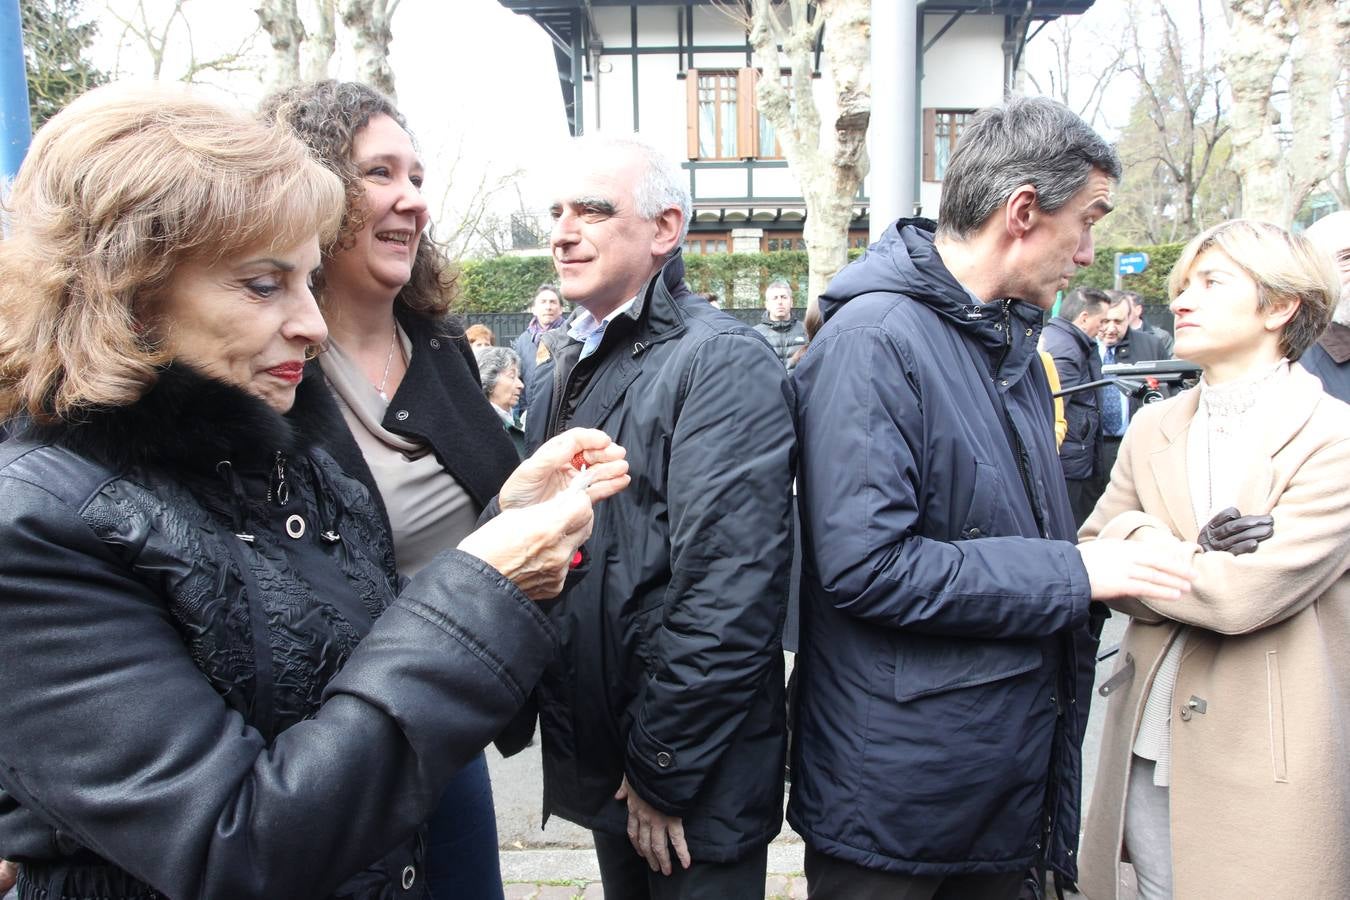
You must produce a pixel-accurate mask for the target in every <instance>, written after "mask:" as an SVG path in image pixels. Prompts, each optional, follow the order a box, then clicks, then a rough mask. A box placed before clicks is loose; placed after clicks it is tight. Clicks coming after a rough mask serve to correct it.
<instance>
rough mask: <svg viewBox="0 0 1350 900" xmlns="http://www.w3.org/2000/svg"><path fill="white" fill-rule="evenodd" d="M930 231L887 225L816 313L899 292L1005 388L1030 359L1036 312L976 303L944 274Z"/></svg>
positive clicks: (927, 223) (923, 223) (1009, 304)
mask: <svg viewBox="0 0 1350 900" xmlns="http://www.w3.org/2000/svg"><path fill="white" fill-rule="evenodd" d="M936 232H937V223H936V222H934V221H933V220H931V219H922V218H916V219H900V220H898V221H897V222H895V223H894V224H892V225H891V226H890V227H889V228H887V229H886V232H885V234H884V235H883V236H882V238H881V239H880V240H878V241H877V242H876V243H875V244H873V245H872V246H871V247H869V248H868V250H867V252H866V253H864V254H863V255H862V256H861V257H859V258H858V259H857V260H855V261H854V262H852V263H850V264H849V265H847V266H845V267H844V268H843V269H842V270H841V271H840V272H839V274H838V275H836V276H835V277H834V280H832V281H831V282H830V285H829V287H828V288H826V290H825V293H824V294H822V295H821V297H820V311H821V315H822V316H823V317H824V319H825V321H827V322H828V321H829V319H830V318H831V317H832V316H833V315H835V314H836V313H837V312H838V311H839V310H840V309H841V308H842V307H843V306H844V304H846V303H848V302H849V301H851V300H852V299H853V298H855V297H859V296H862V295H864V294H871V293H878V292H882V293H895V294H903V295H904V296H906V297H909V298H910V299H912V300H914V301H915V302H918V303H921V304H923V305H924V306H927V307H928V308H929V309H931V310H932V311H933V312H934V313H935V314H936V315H937V316H938V317H939V318H941V319H943V320H944V321H945V322H946V323H947V324H948V325H950V326H951V327H952V328H953V329H955V330H956V331H957V332H959V333H960V334H961V335H962V336H964V337H965V338H966V339H967V340H968V341H969V342H971V343H973V344H974V345H975V346H976V347H978V348H979V350H980V351H981V352H982V353H983V355H984V357H985V362H986V365H987V367H988V370H989V373H990V374H991V375H996V376H997V377H998V379H999V383H1000V388H1001V389H1005V390H1006V389H1007V388H1008V387H1011V386H1012V385H1014V384H1016V383H1017V382H1018V381H1019V380H1020V379H1021V378H1022V376H1023V375H1024V374H1025V373H1026V371H1027V369H1028V367H1029V366H1030V363H1031V360H1032V359H1034V358H1035V355H1036V340H1037V338H1038V337H1039V336H1040V333H1041V327H1042V321H1043V318H1044V317H1043V315H1042V313H1041V310H1040V309H1038V308H1037V307H1036V306H1034V305H1032V304H1030V303H1027V302H1025V301H1022V300H1016V299H1013V298H1008V299H998V300H991V301H989V302H987V303H982V302H980V301H979V299H978V298H976V297H975V296H974V295H973V294H971V293H970V291H968V290H966V288H965V287H964V286H963V285H962V284H961V283H960V282H958V281H957V280H956V278H955V276H953V275H952V274H951V272H949V271H948V270H947V266H946V264H945V263H944V262H943V261H942V255H941V254H940V253H939V252H938V250H937V247H936V246H935V244H934V243H933V241H934V238H935V236H936ZM1004 381H1006V382H1007V384H1006V385H1005V384H1003V382H1004Z"/></svg>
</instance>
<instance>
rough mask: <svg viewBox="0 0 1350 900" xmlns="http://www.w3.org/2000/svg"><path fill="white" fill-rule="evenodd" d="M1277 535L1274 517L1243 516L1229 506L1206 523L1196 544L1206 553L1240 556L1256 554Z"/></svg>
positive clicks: (1235, 508)
mask: <svg viewBox="0 0 1350 900" xmlns="http://www.w3.org/2000/svg"><path fill="white" fill-rule="evenodd" d="M1274 533H1275V518H1274V516H1244V515H1243V514H1242V513H1240V512H1238V510H1237V507H1236V506H1230V507H1228V508H1227V509H1224V510H1220V511H1219V512H1218V513H1216V514H1215V516H1214V518H1212V519H1210V520H1209V521H1208V522H1207V523H1205V527H1204V528H1201V529H1200V534H1199V536H1198V537H1196V539H1195V542H1196V543H1197V544H1199V545H1200V549H1202V550H1204V551H1206V552H1212V551H1215V550H1221V551H1223V552H1225V553H1231V554H1233V555H1234V556H1240V555H1242V554H1243V553H1251V552H1252V551H1254V550H1255V549H1256V547H1257V545H1258V544H1260V543H1261V542H1262V541H1264V540H1265V539H1266V538H1268V537H1270V536H1271V535H1272V534H1274Z"/></svg>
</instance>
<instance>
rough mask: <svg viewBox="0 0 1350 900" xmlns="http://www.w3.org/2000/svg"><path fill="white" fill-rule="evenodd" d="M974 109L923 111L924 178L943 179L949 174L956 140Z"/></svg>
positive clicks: (931, 179) (959, 137)
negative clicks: (948, 164) (949, 165)
mask: <svg viewBox="0 0 1350 900" xmlns="http://www.w3.org/2000/svg"><path fill="white" fill-rule="evenodd" d="M974 114H975V110H973V109H925V110H924V111H923V180H924V181H941V180H942V178H943V176H944V175H946V174H947V163H948V162H950V161H951V158H952V152H953V151H954V150H956V142H957V141H959V140H960V139H961V132H962V131H964V130H965V127H966V123H967V122H969V121H970V117H971V116H973V115H974Z"/></svg>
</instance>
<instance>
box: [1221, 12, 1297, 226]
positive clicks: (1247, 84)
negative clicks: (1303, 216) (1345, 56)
mask: <svg viewBox="0 0 1350 900" xmlns="http://www.w3.org/2000/svg"><path fill="white" fill-rule="evenodd" d="M1273 6H1275V4H1272V2H1271V0H1229V9H1230V11H1231V12H1232V27H1231V29H1230V31H1229V35H1228V50H1227V52H1226V53H1225V54H1224V60H1223V69H1224V74H1225V75H1226V76H1227V77H1228V86H1229V89H1230V91H1231V92H1232V95H1233V106H1232V109H1231V111H1230V119H1231V122H1232V126H1233V131H1232V136H1233V155H1232V157H1231V165H1232V166H1233V170H1234V171H1236V172H1237V175H1238V179H1239V181H1240V182H1241V184H1242V214H1243V215H1244V216H1247V217H1248V218H1253V219H1266V220H1269V221H1271V222H1281V221H1283V218H1284V205H1285V200H1284V198H1285V194H1286V191H1287V182H1286V173H1285V172H1284V171H1283V167H1282V166H1281V164H1280V141H1279V138H1278V137H1277V135H1276V133H1275V124H1276V123H1275V121H1274V118H1275V113H1274V110H1273V109H1272V108H1271V105H1270V100H1271V94H1272V93H1273V91H1274V82H1275V75H1276V73H1278V72H1279V70H1280V66H1281V65H1282V64H1283V63H1284V60H1285V57H1286V56H1288V54H1289V45H1290V41H1291V36H1290V34H1289V30H1288V25H1287V24H1286V22H1285V19H1284V16H1283V13H1282V11H1280V10H1278V9H1275V8H1272V7H1273Z"/></svg>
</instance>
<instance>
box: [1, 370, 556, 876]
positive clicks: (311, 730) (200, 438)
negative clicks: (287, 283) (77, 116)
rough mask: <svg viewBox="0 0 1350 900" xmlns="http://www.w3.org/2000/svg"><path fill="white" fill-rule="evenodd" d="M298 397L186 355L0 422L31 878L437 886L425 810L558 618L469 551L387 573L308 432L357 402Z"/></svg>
mask: <svg viewBox="0 0 1350 900" xmlns="http://www.w3.org/2000/svg"><path fill="white" fill-rule="evenodd" d="M325 404H329V406H325ZM296 406H297V408H296V410H295V411H294V412H293V413H292V414H291V415H290V416H288V417H282V416H279V415H276V414H275V413H273V412H272V411H271V410H270V409H269V408H267V407H266V406H265V405H264V404H262V403H261V402H259V401H257V400H255V399H253V398H252V397H250V396H248V395H246V394H244V393H242V392H241V391H239V390H237V389H234V388H231V387H229V386H226V385H223V384H219V383H216V382H212V381H209V380H207V379H204V378H202V377H200V376H197V375H195V374H193V373H192V372H191V371H188V370H186V369H184V368H182V367H173V368H171V369H169V370H168V371H166V372H165V374H164V376H163V377H162V378H161V379H160V382H159V383H158V385H157V386H156V387H155V388H154V389H152V390H151V391H150V392H149V393H148V394H147V395H146V397H145V398H143V399H142V400H141V401H140V402H138V403H137V404H134V405H133V406H130V407H126V408H121V409H115V410H102V411H94V412H92V413H90V414H89V415H88V416H87V417H86V418H85V420H84V421H82V422H81V423H80V424H79V425H77V426H74V427H66V428H62V429H57V430H47V431H45V432H44V431H40V430H36V429H32V428H29V429H28V430H27V431H26V432H25V433H23V434H21V435H19V436H18V437H17V438H16V439H14V440H11V441H9V442H7V443H6V444H4V446H3V447H0V634H3V635H4V636H5V652H4V653H3V654H0V696H3V698H4V702H3V704H0V787H3V789H4V794H3V795H0V856H4V857H8V858H11V859H15V858H17V859H19V860H20V861H21V862H22V863H23V864H24V866H23V870H22V876H21V881H20V895H21V897H23V898H57V897H66V898H79V900H84V898H93V897H100V898H102V897H111V898H127V897H145V898H153V897H160V896H167V897H171V898H175V900H177V898H195V897H201V898H245V897H286V898H302V897H315V898H320V897H330V896H332V897H352V898H376V897H380V898H383V897H396V896H397V897H405V896H406V897H420V896H423V895H424V889H423V883H422V878H421V868H420V860H419V859H418V856H419V848H420V843H421V841H420V836H419V831H420V824H421V822H422V821H423V820H424V819H425V817H426V816H427V815H428V814H429V812H430V810H431V809H432V808H433V806H434V804H435V803H436V801H437V799H438V798H439V796H440V793H441V790H442V788H443V787H444V785H445V783H446V782H447V781H448V780H449V778H450V776H451V775H452V774H453V773H454V772H455V771H456V770H458V769H459V768H460V767H461V766H463V765H464V764H465V762H467V761H468V760H469V759H470V758H471V757H472V756H473V755H474V754H476V753H477V752H479V751H480V750H481V749H482V748H483V747H484V746H485V745H486V744H487V742H488V741H489V740H490V739H491V738H492V737H493V736H494V735H495V734H496V733H497V732H498V731H499V730H500V729H501V727H502V725H503V724H504V723H505V722H506V721H507V720H508V719H509V718H510V717H511V715H512V714H513V713H514V712H515V711H516V709H517V708H518V707H519V706H520V704H521V703H522V702H523V701H524V699H525V697H526V695H527V693H528V692H529V690H530V689H531V688H532V686H533V685H534V683H535V681H536V680H537V678H538V675H539V672H540V670H541V668H542V666H543V663H544V661H545V660H546V659H547V658H548V657H549V656H550V655H551V653H552V652H553V644H554V637H553V632H552V630H551V628H550V626H549V625H548V622H547V620H546V618H545V617H544V616H543V615H542V614H541V613H540V612H539V610H538V609H537V608H536V606H535V605H534V604H532V603H530V602H529V601H528V600H527V599H526V598H525V597H524V596H523V595H521V594H520V593H519V592H518V591H516V589H515V588H514V587H513V586H512V585H511V584H510V583H508V582H507V581H506V580H504V579H503V578H502V577H501V576H500V575H499V574H498V573H496V572H495V571H494V570H492V569H491V568H490V567H488V566H486V565H484V564H482V563H481V562H479V561H478V560H476V559H474V558H472V557H470V556H468V555H467V554H463V553H460V552H458V551H449V552H447V553H445V554H442V556H441V557H440V558H439V559H438V560H437V561H436V562H435V563H433V564H432V565H431V566H429V567H428V568H427V569H426V571H424V572H423V573H422V574H420V575H419V576H418V578H416V579H414V580H413V581H412V582H411V583H410V584H409V585H408V586H407V587H406V588H405V589H404V590H403V592H402V593H401V594H399V593H398V590H397V588H398V585H397V581H396V576H395V574H394V568H393V551H392V548H391V547H390V545H389V541H388V538H387V536H386V532H385V530H384V528H383V525H382V523H381V521H380V518H379V513H378V511H377V508H376V507H375V506H374V505H372V502H371V498H370V496H369V494H368V493H367V490H366V488H365V487H364V486H362V485H361V484H360V483H359V482H358V481H357V480H355V479H353V478H350V477H348V476H346V475H344V474H343V472H342V471H341V470H340V469H339V467H338V466H337V464H336V463H335V462H334V461H333V459H332V458H331V457H330V456H328V455H327V454H326V453H324V452H323V451H320V450H317V449H312V446H311V445H310V443H308V442H307V441H306V440H305V439H303V438H302V436H304V438H308V439H309V440H310V441H317V442H318V443H323V440H322V431H323V429H324V428H325V427H333V426H335V427H338V428H342V427H345V426H343V425H342V422H341V419H340V418H339V417H336V416H335V415H334V414H333V413H334V411H333V410H332V409H331V398H329V397H328V395H327V393H326V389H325V388H324V387H323V385H322V384H320V383H318V382H317V381H315V382H314V383H313V384H312V385H311V384H308V383H307V384H305V385H302V387H301V390H300V398H299V400H298V401H297V405H296ZM329 423H331V424H329ZM358 643H359V645H360V646H359V647H358Z"/></svg>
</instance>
